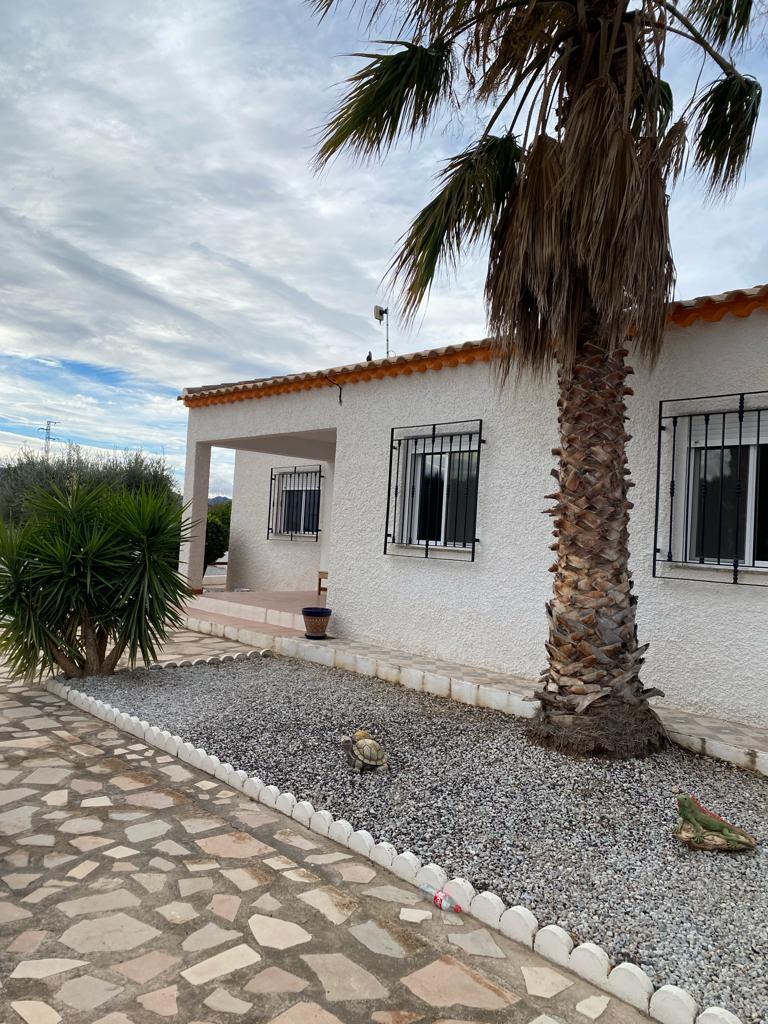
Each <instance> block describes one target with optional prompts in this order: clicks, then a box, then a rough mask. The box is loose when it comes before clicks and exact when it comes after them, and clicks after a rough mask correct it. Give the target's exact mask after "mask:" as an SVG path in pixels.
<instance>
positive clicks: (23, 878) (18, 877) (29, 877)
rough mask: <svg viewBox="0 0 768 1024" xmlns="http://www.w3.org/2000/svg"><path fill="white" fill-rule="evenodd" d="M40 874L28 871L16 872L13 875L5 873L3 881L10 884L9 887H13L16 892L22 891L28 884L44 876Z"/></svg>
mask: <svg viewBox="0 0 768 1024" xmlns="http://www.w3.org/2000/svg"><path fill="white" fill-rule="evenodd" d="M42 877H43V876H42V875H40V874H29V873H26V872H16V873H15V874H13V875H3V877H2V881H3V882H5V884H6V885H7V886H8V888H9V889H13V890H14V892H20V891H21V890H22V889H26V888H27V886H29V885H32V883H33V882H36V881H37V879H38V878H42Z"/></svg>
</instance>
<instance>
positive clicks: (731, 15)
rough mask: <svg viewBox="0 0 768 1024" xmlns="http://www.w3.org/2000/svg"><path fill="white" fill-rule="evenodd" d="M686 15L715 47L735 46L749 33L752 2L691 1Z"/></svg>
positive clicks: (745, 0) (739, 0)
mask: <svg viewBox="0 0 768 1024" xmlns="http://www.w3.org/2000/svg"><path fill="white" fill-rule="evenodd" d="M687 13H688V16H689V17H690V18H691V20H692V21H694V22H695V23H696V25H698V27H699V28H700V29H701V31H702V32H703V33H704V35H705V36H706V37H707V39H709V40H711V41H712V42H713V43H715V45H717V46H726V45H735V44H736V43H739V42H741V41H743V39H744V38H745V37H746V35H747V33H748V32H749V27H750V22H751V21H752V0H692V2H691V3H690V4H689V5H688V11H687Z"/></svg>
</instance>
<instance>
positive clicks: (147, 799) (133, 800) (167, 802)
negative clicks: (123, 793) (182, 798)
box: [125, 792, 178, 811]
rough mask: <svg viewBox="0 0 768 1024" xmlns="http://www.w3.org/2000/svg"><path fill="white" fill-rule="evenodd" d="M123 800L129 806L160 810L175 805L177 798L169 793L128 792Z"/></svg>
mask: <svg viewBox="0 0 768 1024" xmlns="http://www.w3.org/2000/svg"><path fill="white" fill-rule="evenodd" d="M125 802H126V803H127V804H130V805H131V807H149V808H151V809H152V810H155V811H162V810H165V809H166V808H167V807H173V806H175V805H176V804H177V803H178V799H177V798H176V797H174V796H171V795H170V794H169V793H157V792H153V793H129V794H128V796H127V797H126V798H125Z"/></svg>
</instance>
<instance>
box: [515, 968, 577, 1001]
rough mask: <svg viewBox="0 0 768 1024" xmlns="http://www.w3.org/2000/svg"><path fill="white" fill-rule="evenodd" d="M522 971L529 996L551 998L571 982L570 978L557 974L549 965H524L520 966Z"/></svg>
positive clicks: (568, 986)
mask: <svg viewBox="0 0 768 1024" xmlns="http://www.w3.org/2000/svg"><path fill="white" fill-rule="evenodd" d="M520 970H521V971H522V972H523V979H524V981H525V990H526V992H527V993H528V995H529V996H540V997H541V998H543V999H551V998H552V996H557V995H559V994H560V993H561V992H564V991H565V990H566V989H567V988H570V986H571V985H572V984H573V981H572V980H571V979H570V978H566V977H565V975H563V974H558V972H557V971H553V970H552V968H551V967H534V966H529V965H524V966H522V967H521V968H520Z"/></svg>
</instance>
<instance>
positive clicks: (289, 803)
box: [275, 793, 296, 818]
mask: <svg viewBox="0 0 768 1024" xmlns="http://www.w3.org/2000/svg"><path fill="white" fill-rule="evenodd" d="M295 806H296V797H295V796H294V795H293V793H281V794H280V796H279V797H278V798H277V800H276V801H275V810H276V811H280V813H281V814H286V815H287V816H288V817H289V818H292V817H293V809H294V807H295Z"/></svg>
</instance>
